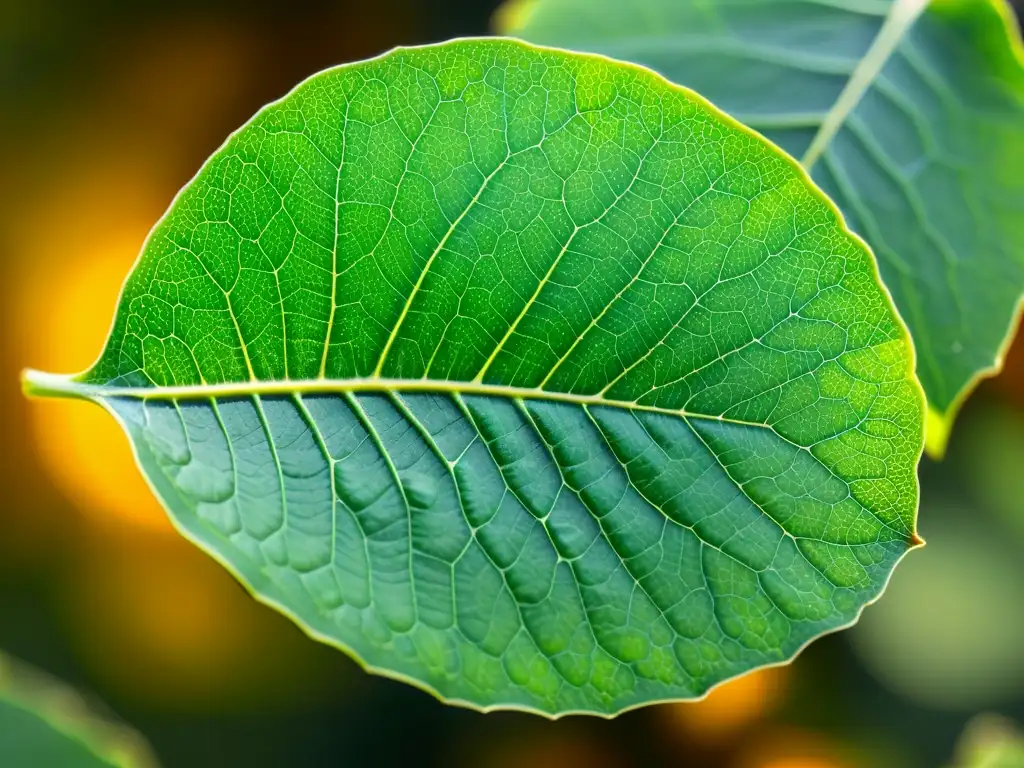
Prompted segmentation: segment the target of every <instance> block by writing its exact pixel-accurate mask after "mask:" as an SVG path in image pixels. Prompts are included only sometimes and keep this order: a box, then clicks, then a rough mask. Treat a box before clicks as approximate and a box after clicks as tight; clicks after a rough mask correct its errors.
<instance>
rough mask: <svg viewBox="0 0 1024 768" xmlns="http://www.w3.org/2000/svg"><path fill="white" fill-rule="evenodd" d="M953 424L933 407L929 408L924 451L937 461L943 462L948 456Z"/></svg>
mask: <svg viewBox="0 0 1024 768" xmlns="http://www.w3.org/2000/svg"><path fill="white" fill-rule="evenodd" d="M952 429H953V422H952V420H951V419H949V418H948V417H946V416H944V415H942V414H941V413H939V412H938V411H936V410H935V409H934V408H932V407H931V406H928V410H927V413H926V414H925V419H924V449H925V451H926V452H927V454H928V456H929V457H930V458H932V459H934V460H935V461H941V460H942V458H943V457H944V456H945V455H946V446H947V445H948V444H949V433H950V431H951V430H952Z"/></svg>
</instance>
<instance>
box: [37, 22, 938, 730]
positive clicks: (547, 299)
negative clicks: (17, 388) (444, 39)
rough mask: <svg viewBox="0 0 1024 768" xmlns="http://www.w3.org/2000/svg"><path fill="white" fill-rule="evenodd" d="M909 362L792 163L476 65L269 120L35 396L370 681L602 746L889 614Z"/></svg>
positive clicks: (614, 82)
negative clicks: (377, 678) (94, 341)
mask: <svg viewBox="0 0 1024 768" xmlns="http://www.w3.org/2000/svg"><path fill="white" fill-rule="evenodd" d="M428 75H429V77H427V76H428ZM424 78H425V79H424ZM377 83H383V84H384V85H385V86H386V87H384V88H383V90H381V88H380V87H379V86H378V85H375V84H377ZM342 102H344V103H342ZM445 105H447V106H445ZM556 107H557V109H556ZM350 120H358V121H361V122H358V123H351V124H350V123H348V122H345V121H350ZM343 122H344V123H345V127H344V130H343V131H341V132H340V133H339V134H335V133H332V130H333V128H338V127H339V126H341V125H342V123H343ZM453 126H454V127H453ZM349 131H351V132H350V133H349ZM460 132H461V134H462V135H461V137H460V136H459V134H460ZM328 137H330V139H328ZM385 138H386V139H387V141H384V139H385ZM397 150H402V151H401V152H398V151H397ZM261 153H263V154H261ZM467 158H468V159H467ZM300 161H301V162H300ZM249 165H252V166H254V170H248V171H247V167H248V166H249ZM389 171H390V172H392V174H393V175H392V176H388V172H389ZM247 173H248V174H249V175H248V177H247V176H246V174H247ZM247 178H248V179H249V180H250V181H252V182H253V184H255V188H249V187H247V186H245V184H244V183H243V182H244V181H245V180H246V179H247ZM382 178H390V179H392V180H393V182H394V183H384V182H383V181H382V180H381V179H382ZM339 179H340V180H341V181H338V180H339ZM257 182H258V183H257ZM332 184H333V186H332ZM295 190H300V192H301V194H299V193H298V192H296V191H295ZM327 190H340V191H338V192H336V193H335V192H332V194H337V200H335V201H334V205H333V210H332V204H331V201H330V196H329V194H328V191H327ZM234 195H237V196H238V199H239V200H240V201H243V202H244V204H242V203H241V202H240V203H239V204H238V205H237V206H235V204H234V202H235V201H234V198H233V196H234ZM260 195H264V196H266V197H267V199H269V200H270V201H271V202H270V203H267V204H265V203H261V202H260V200H261V198H260ZM225 196H227V200H225V199H224V198H225ZM325 198H326V199H327V202H326V203H325V202H324V200H325ZM275 199H276V200H277V204H274V203H273V201H274V200H275ZM380 201H384V202H386V205H385V204H381V202H380ZM261 206H262V207H261ZM385 212H387V213H386V214H385ZM225 221H226V222H227V223H228V224H229V225H230V226H228V227H224V226H221V224H222V223H223V222H225ZM396 222H397V223H396ZM230 230H234V234H232V232H231V231H230ZM268 233H269V234H268ZM396 233H400V234H401V237H399V236H398V234H396ZM257 257H258V258H257ZM261 265H262V266H261ZM261 269H262V271H261ZM453 286H455V287H456V288H453ZM496 287H498V288H501V289H502V290H496ZM275 297H276V302H275ZM456 299H457V300H456ZM254 308H255V309H254ZM619 339H621V341H617V340H619ZM911 357H912V356H911V353H910V349H909V346H908V342H907V337H906V331H905V329H903V328H902V326H900V324H899V322H898V319H897V317H896V316H895V314H894V313H893V310H892V308H891V305H890V304H889V301H888V298H887V296H886V295H885V294H884V292H883V291H882V290H881V289H880V288H879V286H878V283H877V274H876V272H875V267H874V263H873V261H872V260H871V258H870V255H869V254H868V253H867V252H866V250H865V249H864V248H863V245H862V244H860V243H859V241H857V240H856V239H855V238H853V237H852V236H851V235H850V234H849V233H848V232H847V231H846V230H845V229H844V228H843V225H842V222H841V220H840V219H839V218H838V217H837V215H836V213H835V211H834V209H831V208H830V207H829V204H828V203H827V201H826V200H825V199H824V198H823V197H822V195H821V193H820V192H818V191H817V190H816V189H814V188H813V187H811V186H810V185H809V184H808V182H807V180H806V177H805V176H804V175H803V174H802V173H801V172H800V171H799V169H797V168H795V167H794V166H793V165H792V164H791V163H790V161H789V160H788V159H786V158H784V157H782V156H780V155H778V154H777V153H776V152H775V150H773V149H772V148H771V147H770V146H768V145H767V144H764V143H763V142H761V141H760V140H759V139H757V138H756V137H754V136H752V135H751V134H750V133H749V132H747V131H746V130H745V129H742V128H741V127H739V126H738V125H736V124H734V123H732V122H731V121H729V120H728V119H727V118H725V117H724V116H722V115H720V114H719V113H717V112H716V111H714V110H713V108H711V107H710V106H709V105H707V104H706V103H704V102H703V101H702V100H700V99H699V98H698V97H696V96H694V95H693V94H690V93H689V92H685V91H683V90H682V89H677V88H674V87H672V86H670V85H669V84H668V83H666V82H665V81H663V80H661V79H659V78H657V77H656V76H654V75H653V74H652V73H650V72H648V71H646V70H642V69H640V68H636V67H630V66H627V65H619V64H615V63H613V62H610V61H608V60H605V59H601V58H597V57H588V56H581V55H574V54H566V53H563V52H556V51H551V50H544V49H538V48H534V47H530V46H526V45H524V44H521V43H515V42H509V41H462V42H457V43H453V44H450V45H448V46H438V47H427V48H423V49H409V50H402V51H398V52H395V53H393V54H390V55H389V56H386V57H383V58H381V59H377V60H374V61H371V62H368V63H365V64H361V65H355V66H349V67H342V68H339V69H336V70H330V71H328V72H326V73H323V74H321V75H319V76H316V77H314V78H313V79H312V80H311V81H308V82H307V83H306V84H304V85H302V86H300V87H299V88H298V89H296V91H295V92H293V94H292V95H290V96H289V97H287V98H286V99H285V100H283V101H282V102H279V103H278V104H276V105H272V106H271V107H269V108H267V109H266V110H264V111H263V112H261V113H260V114H259V115H257V117H256V118H254V120H253V121H252V122H251V123H250V124H249V125H248V126H246V127H245V128H243V129H242V130H240V131H239V132H237V133H236V134H235V136H234V137H233V138H232V139H231V140H229V142H228V144H227V145H225V147H224V148H223V149H222V150H221V151H220V152H219V153H218V154H216V155H215V156H214V157H213V158H211V160H210V161H209V162H208V164H207V165H206V166H205V167H204V169H203V171H201V173H200V175H199V176H198V177H197V179H196V180H195V181H194V182H193V183H192V184H191V185H190V186H189V187H188V188H186V190H184V191H183V193H182V194H181V196H180V197H179V198H178V200H177V201H176V202H175V204H174V205H173V206H172V209H171V211H170V212H169V214H168V216H167V217H166V218H165V219H164V220H163V221H162V222H161V223H160V224H158V226H157V228H156V229H155V230H154V232H153V234H152V235H151V237H150V239H149V241H148V243H147V246H146V248H145V249H144V255H143V257H142V259H141V260H140V262H139V265H138V266H137V267H136V269H135V270H134V271H133V274H132V276H131V277H130V278H129V281H128V283H127V285H126V289H125V293H124V296H123V297H122V300H121V304H120V311H119V313H118V317H117V319H116V320H115V327H114V331H113V333H112V336H111V340H110V342H109V343H108V346H107V349H106V351H105V352H104V354H103V356H101V359H100V361H99V362H98V364H97V366H96V367H94V368H93V369H92V370H91V371H90V372H89V373H87V374H85V375H84V376H82V377H80V378H79V379H77V380H72V381H66V380H64V381H54V380H53V379H47V378H45V377H44V378H39V377H37V376H32V377H30V379H29V383H30V385H33V382H34V386H36V387H38V388H39V389H40V390H42V391H45V390H46V389H47V388H49V389H52V390H56V391H57V392H59V393H63V394H66V395H71V396H75V395H77V396H82V397H87V398H91V399H95V400H97V401H99V402H101V404H103V405H105V406H106V407H107V408H108V409H109V410H111V411H112V412H113V413H115V414H116V416H117V417H118V419H119V420H120V421H121V422H122V424H123V425H124V426H125V428H126V431H127V432H128V433H129V435H130V437H131V439H132V442H133V446H134V449H135V451H136V455H137V457H138V459H139V462H140V465H141V466H142V467H143V469H144V471H145V474H146V476H147V478H148V479H149V481H150V482H151V483H152V484H153V485H154V489H155V491H156V492H157V494H158V496H160V497H161V499H162V500H163V501H164V503H165V505H166V506H167V507H168V509H169V511H170V512H171V513H172V517H173V518H174V520H175V523H176V525H178V527H179V529H180V530H182V531H183V532H184V533H185V535H187V536H188V537H189V538H191V539H192V540H193V541H195V542H196V543H198V544H199V545H200V546H202V547H203V548H204V549H206V550H207V551H208V552H210V553H211V554H213V555H214V556H215V557H217V558H218V560H220V561H221V562H222V563H223V564H225V565H226V566H227V567H229V568H230V569H231V570H232V571H233V572H234V573H236V575H238V576H239V577H240V579H241V580H242V581H243V583H245V584H247V585H248V586H249V588H250V589H252V590H253V591H254V593H255V594H257V596H258V597H259V598H260V599H262V600H264V601H265V602H268V603H270V604H272V605H275V607H278V608H279V609H281V610H283V611H285V612H286V613H287V614H288V615H290V616H291V617H292V618H294V619H295V620H296V621H297V622H298V623H299V624H300V625H301V626H303V627H304V628H305V629H306V630H307V631H310V632H311V633H312V634H314V635H315V636H317V637H318V638H320V639H326V640H327V641H328V642H331V643H332V644H335V645H338V646H339V647H342V648H344V649H345V650H347V651H348V652H349V653H351V654H352V655H354V656H355V657H356V658H357V659H359V660H360V661H361V662H362V663H363V664H365V665H367V666H369V667H371V668H373V669H375V670H376V671H383V673H384V674H389V675H391V676H395V677H399V678H401V679H405V680H409V681H411V682H414V683H415V684H416V685H419V686H420V687H423V688H426V689H427V690H430V691H432V692H434V693H436V694H437V695H440V696H442V697H443V698H445V699H446V700H449V701H457V702H459V703H465V704H469V705H472V706H477V707H480V708H490V707H496V706H503V707H514V708H523V709H529V710H531V711H537V712H543V713H547V714H551V715H558V714H564V713H566V712H569V711H586V712H591V713H597V714H612V713H614V712H617V711H620V710H622V709H624V708H628V707H631V706H637V705H639V704H642V703H646V702H650V701H653V700H663V699H671V698H680V697H683V698H692V697H696V696H699V695H700V694H701V693H703V691H704V690H706V689H707V688H708V687H710V686H711V685H714V684H716V683H717V682H720V681H721V680H723V679H725V678H727V677H730V676H733V675H735V674H739V673H741V672H742V671H744V670H746V669H749V668H751V667H753V666H757V665H761V664H764V663H778V662H781V661H783V660H784V659H786V658H787V657H789V656H791V655H792V654H793V653H795V652H796V651H798V650H799V648H800V647H802V645H803V644H805V643H806V642H808V641H809V640H810V639H811V638H812V637H813V636H815V635H817V634H820V633H821V632H823V631H829V630H831V629H835V628H837V627H838V626H841V625H843V624H845V623H848V622H850V621H852V620H853V619H854V618H855V617H856V615H857V614H858V613H859V610H860V608H861V607H862V605H863V604H864V603H866V602H868V601H869V600H871V599H873V598H874V597H875V596H876V595H877V594H878V592H879V591H880V590H881V588H882V587H883V586H884V583H885V580H886V579H887V577H888V573H889V572H890V571H891V569H892V567H893V566H894V565H895V563H896V561H897V560H898V559H899V558H900V557H901V556H902V554H904V553H905V552H906V551H907V550H908V549H910V548H911V547H912V546H913V545H914V544H915V543H916V539H915V536H914V533H913V530H914V513H915V510H916V495H917V487H916V479H915V477H914V465H915V463H916V458H917V455H918V454H919V451H920V438H921V435H920V431H921V423H920V422H921V399H920V392H919V389H918V388H917V384H916V381H915V380H914V378H913V375H912V360H911ZM321 371H323V372H325V374H326V375H325V377H324V378H316V376H317V374H318V373H319V372H321ZM377 372H379V373H380V374H381V376H379V377H378V376H375V375H374V374H375V373H377ZM385 376H386V377H387V378H384V377H385ZM695 425H697V426H695ZM694 488H696V489H697V490H693V489H694ZM681 498H685V499H686V503H685V504H683V503H682V502H681V501H680V499H681ZM680 505H681V506H680ZM780 521H782V522H780ZM659 536H660V537H661V538H658V537H659ZM798 540H799V543H798ZM773 544H774V546H775V549H774V550H772V545H773ZM667 546H670V547H671V548H672V552H673V553H674V556H675V557H683V556H684V554H685V558H684V559H683V561H681V562H680V563H679V564H678V565H675V566H674V569H673V566H672V564H674V563H676V561H675V560H673V559H671V558H670V559H668V560H665V558H661V559H659V558H658V557H655V556H654V555H655V554H656V553H658V552H661V551H663V550H664V548H665V547H667ZM705 550H707V552H709V553H710V554H703V553H704V551H705ZM858 553H859V554H858ZM861 559H862V560H863V561H864V562H861ZM634 560H635V562H633V561H634ZM663 560H664V562H665V563H666V564H664V565H662V564H661V563H662V561H663ZM705 560H706V561H707V562H706V563H705ZM749 563H754V564H755V566H756V567H752V566H751V565H749ZM757 568H761V569H762V570H764V571H765V572H766V573H767V575H766V576H765V577H764V579H765V580H766V581H765V583H764V584H762V583H761V577H760V576H759V575H758V570H757ZM709 579H710V581H709ZM712 582H713V584H712V586H707V585H708V584H710V583H712ZM609 585H611V586H609ZM715 585H717V586H715ZM739 585H742V589H743V593H742V596H737V595H734V594H731V592H730V590H734V589H739ZM705 592H706V593H707V595H706V597H702V596H701V595H703V594H704V593H705ZM804 593H806V595H805V594H804ZM801 595H804V596H803V597H801ZM775 600H777V601H780V602H781V603H782V604H783V608H779V606H777V605H775V603H774V602H773V601H775ZM804 603H806V604H804ZM709 611H710V612H709ZM786 611H789V612H790V613H791V614H792V616H790V615H788V614H787V613H786ZM702 622H703V623H702ZM687 633H689V634H692V635H693V637H687ZM702 633H704V634H706V636H702Z"/></svg>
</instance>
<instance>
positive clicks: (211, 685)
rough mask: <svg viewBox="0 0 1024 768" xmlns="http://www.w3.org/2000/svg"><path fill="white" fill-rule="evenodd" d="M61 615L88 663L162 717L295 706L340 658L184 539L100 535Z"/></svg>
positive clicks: (317, 689)
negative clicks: (185, 712) (174, 713)
mask: <svg viewBox="0 0 1024 768" xmlns="http://www.w3.org/2000/svg"><path fill="white" fill-rule="evenodd" d="M83 545H84V546H83V547H82V549H81V551H80V557H78V558H76V560H75V562H74V563H73V566H72V572H73V576H72V578H71V579H70V584H71V586H69V587H68V589H67V591H66V592H65V593H64V598H65V601H66V602H65V604H64V614H65V616H66V617H67V620H68V622H69V624H70V630H71V632H70V635H71V637H72V638H73V641H74V643H75V646H76V647H77V650H78V652H79V654H80V655H81V656H82V660H83V662H84V663H85V664H86V665H87V666H88V667H89V669H90V670H91V672H92V673H93V674H95V675H96V676H97V678H98V679H100V680H101V681H102V682H103V684H104V685H105V686H108V687H110V688H112V689H114V690H116V691H117V693H118V695H120V696H124V697H127V698H130V699H132V700H135V701H138V702H140V703H145V704H146V705H147V706H148V707H152V708H159V709H171V710H174V709H180V708H186V709H190V710H192V709H196V708H199V709H210V710H225V709H227V710H239V709H248V708H250V707H253V706H257V707H260V708H261V709H265V708H266V707H269V706H285V707H287V706H290V705H294V703H296V701H301V700H303V699H308V698H309V697H310V696H311V695H313V696H318V695H320V694H321V693H322V692H324V691H325V690H329V689H330V688H332V687H333V686H334V685H335V684H337V682H338V677H337V676H336V675H332V674H325V669H324V662H325V661H326V662H327V664H328V669H330V668H336V666H335V665H337V664H341V665H342V666H345V665H344V663H343V661H342V659H341V658H340V656H339V655H338V654H337V653H336V652H335V651H332V650H330V649H328V648H326V647H320V646H317V645H316V644H314V643H313V642H312V641H310V640H308V639H306V638H305V637H304V636H303V635H302V634H301V632H300V631H299V630H298V629H297V628H295V627H294V626H292V625H291V624H290V623H289V622H288V620H287V619H285V618H283V617H281V616H279V615H277V614H275V613H274V612H272V611H271V610H270V609H268V608H265V607H263V606H261V605H260V604H258V603H257V602H255V601H254V600H252V598H250V597H249V596H248V595H247V594H246V593H245V592H244V590H242V589H241V587H239V585H238V584H237V583H236V582H235V581H234V580H233V579H232V577H231V576H230V575H229V574H228V573H227V572H225V571H224V570H223V569H222V568H221V567H220V566H219V565H218V564H217V563H215V562H214V561H213V560H212V559H210V558H209V557H207V556H206V555H205V554H204V553H202V552H200V551H199V550H198V549H196V548H195V547H193V546H192V545H191V544H189V543H188V542H186V541H185V540H183V539H177V538H168V537H163V536H153V535H147V534H145V533H142V532H139V531H133V532H125V533H120V532H117V531H112V530H108V532H107V533H101V532H99V533H98V535H97V537H96V538H95V539H92V540H89V541H86V542H83Z"/></svg>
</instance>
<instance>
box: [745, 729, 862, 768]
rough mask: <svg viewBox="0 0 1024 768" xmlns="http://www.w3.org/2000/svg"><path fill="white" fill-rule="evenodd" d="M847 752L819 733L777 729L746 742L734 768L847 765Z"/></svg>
mask: <svg viewBox="0 0 1024 768" xmlns="http://www.w3.org/2000/svg"><path fill="white" fill-rule="evenodd" d="M848 753H849V750H848V748H846V747H844V746H843V745H842V744H838V743H835V742H832V741H831V740H829V739H827V738H826V737H824V736H823V735H821V734H819V733H813V732H810V731H804V730H798V729H792V728H780V729H774V730H772V731H769V732H767V733H764V734H763V735H762V736H760V737H759V738H757V739H755V740H754V741H753V742H751V743H749V744H748V745H747V746H746V747H745V748H744V749H743V750H742V751H741V753H740V756H739V758H738V759H737V760H736V761H735V763H734V765H735V767H736V768H850V766H851V765H852V763H851V761H850V759H849V755H848ZM857 762H858V763H859V762H860V761H857Z"/></svg>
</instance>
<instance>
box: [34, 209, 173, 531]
mask: <svg viewBox="0 0 1024 768" xmlns="http://www.w3.org/2000/svg"><path fill="white" fill-rule="evenodd" d="M145 235H146V227H145V226H131V225H129V226H127V227H122V228H120V229H118V230H116V231H114V232H112V233H110V234H109V235H108V236H107V238H106V239H105V240H101V241H99V242H94V243H92V244H91V247H90V249H89V251H87V252H85V253H78V254H75V253H69V254H68V258H66V259H65V260H63V261H61V262H59V264H60V267H59V269H53V268H52V265H53V261H51V260H50V259H46V258H44V259H40V260H39V261H38V263H37V264H36V268H37V271H36V272H35V274H31V275H30V277H29V280H28V281H27V282H28V283H29V285H28V286H27V287H28V290H26V291H23V292H22V295H23V298H24V302H25V306H24V307H23V309H22V311H21V316H22V317H25V318H28V321H27V322H26V323H25V325H24V328H25V330H26V331H27V333H28V334H31V336H30V337H29V338H27V339H25V344H26V346H27V347H28V350H29V356H30V359H31V360H32V361H33V363H35V362H36V361H39V363H40V364H41V365H43V366H44V367H46V368H49V369H50V370H58V371H73V372H75V371H80V370H84V369H86V368H88V367H89V365H90V364H91V363H92V361H93V359H94V356H95V355H96V352H97V351H98V350H99V349H101V348H102V346H103V343H104V342H105V341H106V336H107V331H108V330H109V327H110V318H111V316H112V314H113V310H114V307H115V306H116V304H117V296H118V292H119V289H120V286H121V283H122V282H123V281H124V276H125V275H126V274H128V271H129V269H131V265H132V264H133V263H134V261H135V257H136V254H137V253H138V250H139V246H140V244H141V243H142V241H143V239H144V238H145ZM30 416H31V426H32V432H33V435H34V437H35V440H34V447H35V450H36V451H37V453H38V455H39V457H40V459H41V460H42V463H43V465H44V467H45V469H46V470H47V472H48V473H49V474H50V476H51V477H52V479H53V481H54V484H55V485H56V486H57V487H58V488H59V489H60V490H61V491H62V493H63V494H64V495H65V496H66V497H67V498H68V499H69V500H71V501H72V502H73V503H74V504H75V506H76V507H78V508H79V509H81V510H82V511H83V512H85V513H87V514H90V515H94V516H99V517H102V518H104V519H106V520H110V519H115V520H117V521H119V522H126V523H130V524H133V525H140V526H143V527H145V528H149V529H151V530H158V531H164V532H167V533H172V532H173V528H172V527H171V524H170V522H169V521H168V520H167V516H166V515H165V514H164V511H163V509H161V507H160V505H159V503H158V502H157V501H156V499H155V498H154V497H153V494H152V493H150V491H149V488H148V486H147V485H146V482H145V481H144V480H143V479H142V475H141V474H140V473H139V470H138V469H137V468H136V466H135V461H134V459H133V457H132V454H131V449H130V447H129V444H128V440H127V438H126V437H125V435H124V433H123V432H122V430H121V427H120V426H119V425H118V424H117V423H116V422H115V421H114V419H112V418H111V417H110V415H108V414H107V413H105V412H104V411H103V410H102V409H101V408H99V407H97V406H95V405H92V404H89V403H84V402H76V401H72V400H59V401H53V402H47V403H31V404H30Z"/></svg>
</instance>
